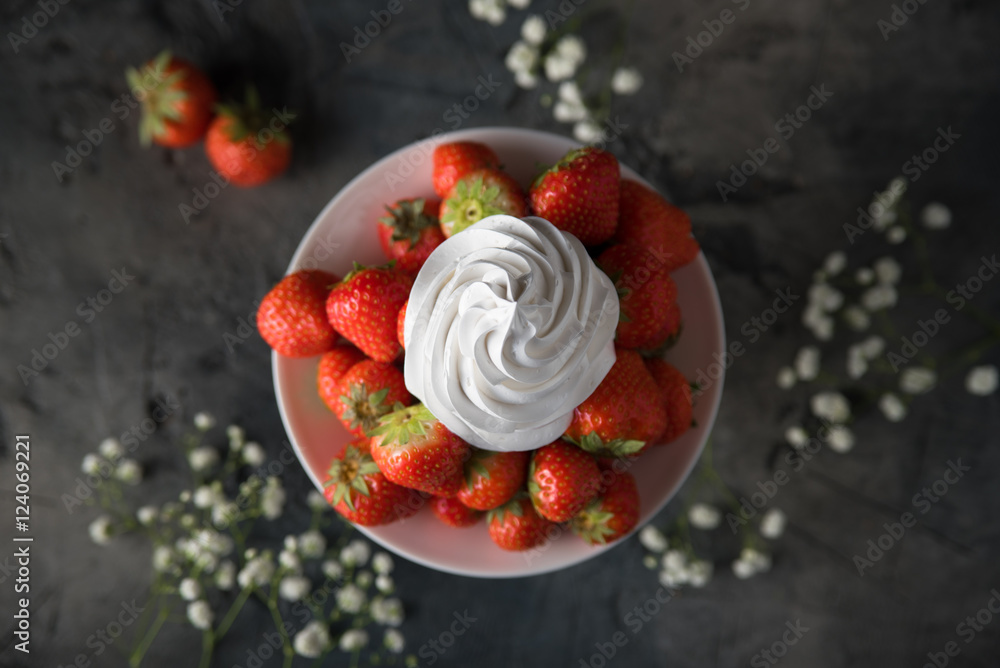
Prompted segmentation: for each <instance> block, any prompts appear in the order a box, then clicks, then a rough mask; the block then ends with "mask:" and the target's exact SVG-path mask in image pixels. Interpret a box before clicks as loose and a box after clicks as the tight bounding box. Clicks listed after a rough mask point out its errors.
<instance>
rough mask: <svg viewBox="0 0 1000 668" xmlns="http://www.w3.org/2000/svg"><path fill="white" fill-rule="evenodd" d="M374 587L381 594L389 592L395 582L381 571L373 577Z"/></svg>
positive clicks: (393, 587)
mask: <svg viewBox="0 0 1000 668" xmlns="http://www.w3.org/2000/svg"><path fill="white" fill-rule="evenodd" d="M375 588H376V589H378V590H379V591H380V592H382V593H383V594H391V593H392V591H393V589H395V588H396V583H395V582H393V581H392V578H391V577H390V576H388V575H386V574H385V573H381V574H379V575H377V576H376V577H375Z"/></svg>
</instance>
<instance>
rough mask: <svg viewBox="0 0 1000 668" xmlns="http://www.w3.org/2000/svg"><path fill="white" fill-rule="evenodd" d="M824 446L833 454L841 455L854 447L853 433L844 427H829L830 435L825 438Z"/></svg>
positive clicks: (838, 425)
mask: <svg viewBox="0 0 1000 668" xmlns="http://www.w3.org/2000/svg"><path fill="white" fill-rule="evenodd" d="M826 444H827V445H829V446H830V449H831V450H833V451H834V452H839V453H841V454H843V453H845V452H848V451H849V450H850V449H851V448H853V447H854V433H853V432H851V430H850V429H848V428H847V427H845V426H844V425H840V424H837V425H834V426H832V427H830V433H829V434H828V435H827V437H826Z"/></svg>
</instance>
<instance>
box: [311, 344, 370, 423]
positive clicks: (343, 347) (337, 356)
mask: <svg viewBox="0 0 1000 668" xmlns="http://www.w3.org/2000/svg"><path fill="white" fill-rule="evenodd" d="M365 359H367V358H366V357H365V354H364V353H363V352H361V351H360V350H358V349H357V348H355V347H354V346H352V345H351V344H350V343H339V344H337V345H336V346H334V347H333V350H331V351H329V352H326V353H323V356H322V357H320V358H319V368H318V369H317V370H316V386H317V389H318V390H319V396H320V398H321V399H322V400H323V402H324V403H325V404H326V405H327V406H329V407H330V410H334V409H333V406H334V405H336V403H337V402H338V401H339V399H340V392H339V390H337V385H338V384H339V383H340V379H341V378H343V377H344V374H345V373H347V370H348V369H350V368H351V367H352V366H354V365H355V364H357V363H358V362H360V361H362V360H365Z"/></svg>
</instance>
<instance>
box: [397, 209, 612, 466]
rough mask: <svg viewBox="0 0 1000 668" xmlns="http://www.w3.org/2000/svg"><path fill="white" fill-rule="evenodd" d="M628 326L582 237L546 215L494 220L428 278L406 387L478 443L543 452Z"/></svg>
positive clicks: (426, 270) (416, 306)
mask: <svg viewBox="0 0 1000 668" xmlns="http://www.w3.org/2000/svg"><path fill="white" fill-rule="evenodd" d="M617 324H618V295H617V293H616V292H615V287H614V285H613V284H612V282H611V280H610V279H609V278H608V277H607V276H606V275H605V274H604V272H602V271H601V270H600V269H598V268H597V266H596V265H595V264H594V262H593V260H591V259H590V256H589V255H587V251H586V249H585V248H584V247H583V244H582V243H580V241H579V240H578V239H577V238H576V237H574V236H573V235H571V234H567V233H564V232H562V231H560V230H558V229H557V228H556V227H555V226H554V225H552V223H550V222H548V221H547V220H543V219H542V218H536V217H527V218H524V219H521V218H515V217H513V216H506V215H497V216H489V217H487V218H484V219H483V220H481V221H479V222H477V223H476V224H475V225H472V226H470V227H468V228H467V229H465V230H464V231H462V232H461V233H459V234H456V235H454V236H452V237H450V238H449V239H447V240H446V241H445V242H444V243H442V244H441V245H440V246H438V247H437V248H436V249H435V250H434V252H433V253H432V254H431V256H430V257H429V258H428V259H427V261H426V263H425V264H424V266H423V267H422V268H421V270H420V273H419V274H418V275H417V279H416V281H415V282H414V284H413V288H412V289H411V290H410V302H409V306H407V309H406V320H405V323H404V340H405V341H406V359H405V362H404V375H405V377H406V387H407V389H408V390H409V391H410V392H411V393H412V394H413V395H414V396H416V397H417V398H419V399H420V400H421V401H423V402H424V405H426V406H427V408H428V409H430V411H431V413H433V414H434V416H435V417H437V418H438V419H439V420H440V421H441V422H443V423H444V425H445V426H446V427H448V429H450V430H451V431H453V432H454V433H456V434H457V435H459V436H460V437H461V438H463V439H465V440H466V441H468V442H469V443H472V444H473V445H475V446H477V447H480V448H485V449H488V450H529V449H532V448H538V447H541V446H543V445H545V444H547V443H550V442H552V441H554V440H555V439H557V438H559V436H560V435H561V434H562V433H563V432H564V431H566V428H567V427H568V426H569V423H570V421H571V420H572V417H573V409H574V408H576V406H578V405H579V404H580V403H581V402H583V400H584V399H586V398H587V397H588V396H590V394H591V393H592V392H593V391H594V390H595V389H596V388H597V386H598V385H599V384H600V382H601V380H603V379H604V376H605V375H607V373H608V371H609V370H610V369H611V366H612V365H613V364H614V362H615V351H614V344H613V339H614V335H615V326H616V325H617Z"/></svg>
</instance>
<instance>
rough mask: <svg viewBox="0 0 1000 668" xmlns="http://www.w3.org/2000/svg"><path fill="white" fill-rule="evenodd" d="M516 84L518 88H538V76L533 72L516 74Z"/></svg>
mask: <svg viewBox="0 0 1000 668" xmlns="http://www.w3.org/2000/svg"><path fill="white" fill-rule="evenodd" d="M514 83H515V84H517V87H518V88H524V89H525V90H531V89H532V88H536V87H537V86H538V75H537V74H535V73H533V72H524V71H521V72H514Z"/></svg>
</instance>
